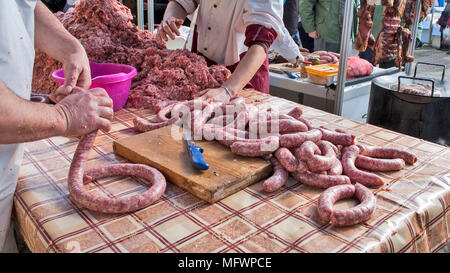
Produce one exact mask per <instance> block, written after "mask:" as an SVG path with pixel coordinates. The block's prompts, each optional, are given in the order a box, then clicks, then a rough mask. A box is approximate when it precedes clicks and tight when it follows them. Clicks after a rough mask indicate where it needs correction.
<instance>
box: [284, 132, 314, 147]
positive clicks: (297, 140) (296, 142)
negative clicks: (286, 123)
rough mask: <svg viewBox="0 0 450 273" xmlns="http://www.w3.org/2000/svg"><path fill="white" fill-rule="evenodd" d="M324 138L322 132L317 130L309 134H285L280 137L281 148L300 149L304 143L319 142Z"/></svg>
mask: <svg viewBox="0 0 450 273" xmlns="http://www.w3.org/2000/svg"><path fill="white" fill-rule="evenodd" d="M321 137H322V132H321V131H320V130H317V129H312V130H310V131H308V132H298V133H293V134H285V135H281V136H280V146H281V147H287V148H292V147H298V146H300V145H302V144H303V142H305V141H307V140H310V141H312V142H317V141H319V140H320V138H321Z"/></svg>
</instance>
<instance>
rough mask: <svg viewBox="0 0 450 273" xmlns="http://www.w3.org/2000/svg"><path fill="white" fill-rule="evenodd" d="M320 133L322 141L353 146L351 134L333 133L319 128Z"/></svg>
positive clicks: (353, 137)
mask: <svg viewBox="0 0 450 273" xmlns="http://www.w3.org/2000/svg"><path fill="white" fill-rule="evenodd" d="M319 130H320V131H322V139H323V140H327V141H329V142H331V143H333V144H335V145H345V146H349V145H353V144H355V136H354V135H351V134H345V133H339V132H333V131H331V130H328V129H325V128H319Z"/></svg>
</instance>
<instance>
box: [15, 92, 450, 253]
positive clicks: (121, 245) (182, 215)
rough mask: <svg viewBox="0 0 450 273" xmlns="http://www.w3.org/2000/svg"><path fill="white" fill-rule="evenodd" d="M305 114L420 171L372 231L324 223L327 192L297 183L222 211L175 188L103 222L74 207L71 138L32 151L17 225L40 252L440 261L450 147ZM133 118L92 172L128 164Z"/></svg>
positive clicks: (95, 153)
mask: <svg viewBox="0 0 450 273" xmlns="http://www.w3.org/2000/svg"><path fill="white" fill-rule="evenodd" d="M243 96H244V97H246V99H247V101H248V102H250V101H251V102H254V103H256V104H259V105H260V106H262V107H275V106H277V107H279V108H280V109H281V111H284V112H287V111H289V110H290V109H291V108H292V107H293V106H295V105H296V104H295V103H292V102H289V101H287V100H283V99H280V98H275V97H271V96H268V95H263V94H261V93H256V92H254V91H246V92H244V93H243ZM303 109H304V116H305V117H307V118H309V119H310V120H311V121H312V123H313V125H315V126H320V125H323V126H326V127H329V128H338V127H339V128H343V129H346V130H348V131H350V132H352V133H353V134H355V135H356V136H357V137H358V139H359V141H360V142H362V143H367V144H373V145H383V146H392V147H398V148H402V149H407V150H410V151H412V152H414V153H416V154H417V156H418V158H419V160H418V162H417V163H416V164H415V165H414V166H407V167H406V168H405V169H403V170H401V171H397V172H389V173H381V174H380V175H381V176H382V177H383V179H384V181H385V183H386V184H385V186H383V189H388V191H375V193H376V198H377V209H376V212H375V214H374V215H373V216H372V217H371V218H370V220H368V221H367V222H365V223H362V224H358V225H355V226H351V227H341V228H336V227H332V226H330V225H320V224H318V223H317V222H316V221H315V220H314V219H315V218H314V216H315V213H316V203H317V198H318V196H319V194H320V193H321V192H322V190H321V189H317V188H313V187H309V186H307V185H303V184H301V183H299V182H296V181H295V180H293V179H292V178H290V179H289V181H288V182H287V183H286V185H284V186H283V187H282V188H281V189H280V190H278V191H276V192H274V193H270V194H268V193H265V192H264V190H263V188H262V183H260V182H258V183H255V184H253V185H252V186H250V187H248V188H246V189H244V190H242V191H239V192H237V193H236V194H233V195H231V196H229V197H227V198H225V199H223V200H221V201H220V202H217V203H215V204H208V203H206V202H204V201H202V200H200V199H198V198H197V197H195V196H193V195H192V194H190V193H188V192H186V191H184V190H183V189H181V188H179V187H177V186H175V185H174V184H171V183H168V184H167V190H166V192H165V194H164V195H163V196H162V198H161V199H160V200H158V201H157V202H156V203H154V204H152V205H151V206H149V207H147V208H145V209H142V210H139V211H137V212H134V213H130V214H120V215H107V214H101V213H95V212H92V211H89V210H87V209H83V208H80V207H77V206H76V205H74V204H73V203H72V202H71V201H70V199H69V193H68V189H67V173H68V168H69V165H70V162H71V159H72V156H73V153H74V151H75V148H76V146H77V144H78V139H74V138H64V137H54V138H50V139H46V140H42V141H37V142H32V143H28V144H26V148H25V154H24V161H23V165H22V168H21V171H20V178H19V181H18V185H17V190H16V194H15V198H14V205H15V206H14V207H15V209H14V218H15V221H16V223H17V225H18V227H19V230H20V232H21V233H22V235H23V236H24V238H25V241H26V243H27V245H28V246H29V248H30V250H31V251H33V252H72V251H81V252H435V251H438V250H439V249H441V248H442V247H443V246H445V245H446V244H447V243H448V242H449V233H450V232H449V224H450V214H449V204H450V149H449V148H445V147H444V146H440V145H437V144H434V143H430V142H427V141H423V140H420V139H416V138H413V137H409V136H405V135H402V134H398V133H395V132H392V131H388V130H385V129H382V128H379V127H376V126H372V125H369V124H364V123H359V122H356V121H352V120H348V119H345V118H342V117H339V116H336V115H332V114H329V113H326V112H323V111H320V110H316V109H313V108H309V107H303ZM135 116H143V117H150V115H149V113H148V112H147V111H136V110H127V109H124V110H120V111H119V112H117V113H116V115H115V122H114V125H113V127H112V130H111V131H110V132H109V133H106V134H104V133H99V135H98V136H97V138H96V142H95V147H94V148H93V149H92V150H91V153H90V155H89V158H90V159H89V161H88V163H87V168H91V167H94V166H99V165H105V164H111V163H115V162H124V161H125V160H124V159H123V158H120V157H118V156H116V155H115V154H114V153H113V150H112V141H113V140H115V139H120V138H124V137H128V136H131V135H134V134H136V133H135V131H134V130H133V129H132V119H133V118H134V117H135ZM88 187H89V188H90V190H92V191H95V192H96V193H98V194H101V195H105V196H109V197H114V196H116V197H119V196H125V195H130V194H135V193H137V192H142V191H144V190H145V189H146V186H145V184H144V183H143V182H142V181H141V180H139V179H137V178H134V177H126V178H123V177H113V178H107V179H102V180H100V181H98V182H95V183H93V184H91V185H89V186H88ZM353 204H354V203H353ZM350 205H352V201H345V202H339V203H338V204H336V206H337V207H348V206H350Z"/></svg>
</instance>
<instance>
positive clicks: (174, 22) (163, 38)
mask: <svg viewBox="0 0 450 273" xmlns="http://www.w3.org/2000/svg"><path fill="white" fill-rule="evenodd" d="M182 24H183V20H181V19H178V18H175V17H170V18H169V19H167V20H163V21H162V22H161V23H160V24H159V27H158V31H157V33H156V40H157V41H159V42H160V43H162V44H165V43H166V42H167V41H168V40H169V39H168V38H167V36H169V37H170V39H172V40H173V39H175V35H177V36H180V35H181V33H180V31H179V30H178V29H179V28H180V27H181V25H182Z"/></svg>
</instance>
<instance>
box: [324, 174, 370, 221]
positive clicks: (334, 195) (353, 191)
mask: <svg viewBox="0 0 450 273" xmlns="http://www.w3.org/2000/svg"><path fill="white" fill-rule="evenodd" d="M352 196H355V197H356V198H358V200H359V201H360V202H361V203H359V204H358V205H357V206H355V207H352V208H348V209H341V210H333V204H334V203H335V202H336V201H337V200H341V199H345V198H350V197H352ZM375 209H376V198H375V196H374V195H373V193H372V192H371V191H370V190H369V189H368V188H366V187H364V186H363V185H361V184H359V183H356V184H355V185H354V186H353V185H339V186H335V187H331V188H328V189H327V190H325V191H324V192H323V193H322V194H321V195H320V196H319V201H318V206H317V210H318V214H319V217H320V219H321V221H322V222H323V223H328V222H330V221H331V224H332V225H333V226H350V225H355V224H358V223H361V222H364V221H367V220H368V219H369V218H370V217H371V216H372V214H373V213H374V212H375Z"/></svg>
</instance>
